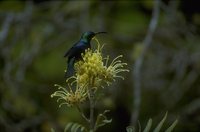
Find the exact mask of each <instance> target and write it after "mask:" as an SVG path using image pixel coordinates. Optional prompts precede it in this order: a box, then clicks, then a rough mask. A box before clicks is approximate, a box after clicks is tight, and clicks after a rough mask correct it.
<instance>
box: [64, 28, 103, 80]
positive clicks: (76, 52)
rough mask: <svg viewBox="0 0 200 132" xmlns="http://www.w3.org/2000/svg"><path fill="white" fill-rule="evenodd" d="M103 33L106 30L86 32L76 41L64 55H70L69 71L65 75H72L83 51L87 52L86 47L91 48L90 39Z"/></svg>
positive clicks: (68, 61)
mask: <svg viewBox="0 0 200 132" xmlns="http://www.w3.org/2000/svg"><path fill="white" fill-rule="evenodd" d="M101 33H106V32H97V33H95V32H91V31H87V32H84V33H83V34H82V36H81V38H80V40H79V41H78V42H76V43H75V44H74V45H73V46H72V47H71V48H70V49H69V50H68V51H67V52H66V53H65V55H64V57H65V58H66V57H68V60H67V71H66V73H65V77H70V76H72V75H73V73H74V63H75V62H76V61H78V60H81V59H82V55H81V54H82V53H84V52H85V50H86V49H88V48H91V44H90V41H91V40H92V38H93V37H94V36H95V35H97V34H101Z"/></svg>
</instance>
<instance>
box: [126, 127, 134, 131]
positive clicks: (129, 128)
mask: <svg viewBox="0 0 200 132" xmlns="http://www.w3.org/2000/svg"><path fill="white" fill-rule="evenodd" d="M126 132H135V128H134V127H133V126H127V127H126Z"/></svg>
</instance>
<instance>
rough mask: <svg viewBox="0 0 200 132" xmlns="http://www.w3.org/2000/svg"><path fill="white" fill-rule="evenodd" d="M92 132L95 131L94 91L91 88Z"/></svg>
mask: <svg viewBox="0 0 200 132" xmlns="http://www.w3.org/2000/svg"><path fill="white" fill-rule="evenodd" d="M89 94H90V95H89V96H90V98H89V99H90V132H94V91H92V89H90V93H89Z"/></svg>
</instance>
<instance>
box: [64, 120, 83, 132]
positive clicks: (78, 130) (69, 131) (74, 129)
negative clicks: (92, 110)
mask: <svg viewBox="0 0 200 132" xmlns="http://www.w3.org/2000/svg"><path fill="white" fill-rule="evenodd" d="M84 131H86V128H85V127H84V126H82V125H81V124H78V123H73V122H70V123H68V124H67V125H66V127H65V129H64V132H84Z"/></svg>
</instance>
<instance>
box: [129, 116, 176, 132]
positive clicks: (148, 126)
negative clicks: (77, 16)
mask: <svg viewBox="0 0 200 132" xmlns="http://www.w3.org/2000/svg"><path fill="white" fill-rule="evenodd" d="M166 119H167V113H166V114H165V116H164V117H163V119H162V120H161V121H160V122H159V123H158V125H157V126H156V128H154V130H151V129H152V128H151V126H152V119H151V118H150V119H149V120H148V122H147V124H146V126H145V128H144V130H141V129H142V128H141V127H140V128H139V130H138V131H139V132H141V131H142V132H150V131H153V132H160V131H161V128H162V126H163V124H164V122H165V120H166ZM177 123H178V120H175V121H174V122H173V123H172V124H171V125H170V126H169V127H168V128H166V130H165V132H172V131H173V129H174V127H175V126H176V124H177ZM126 131H127V132H136V130H135V128H134V127H133V126H128V127H126ZM162 131H163V130H162Z"/></svg>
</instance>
